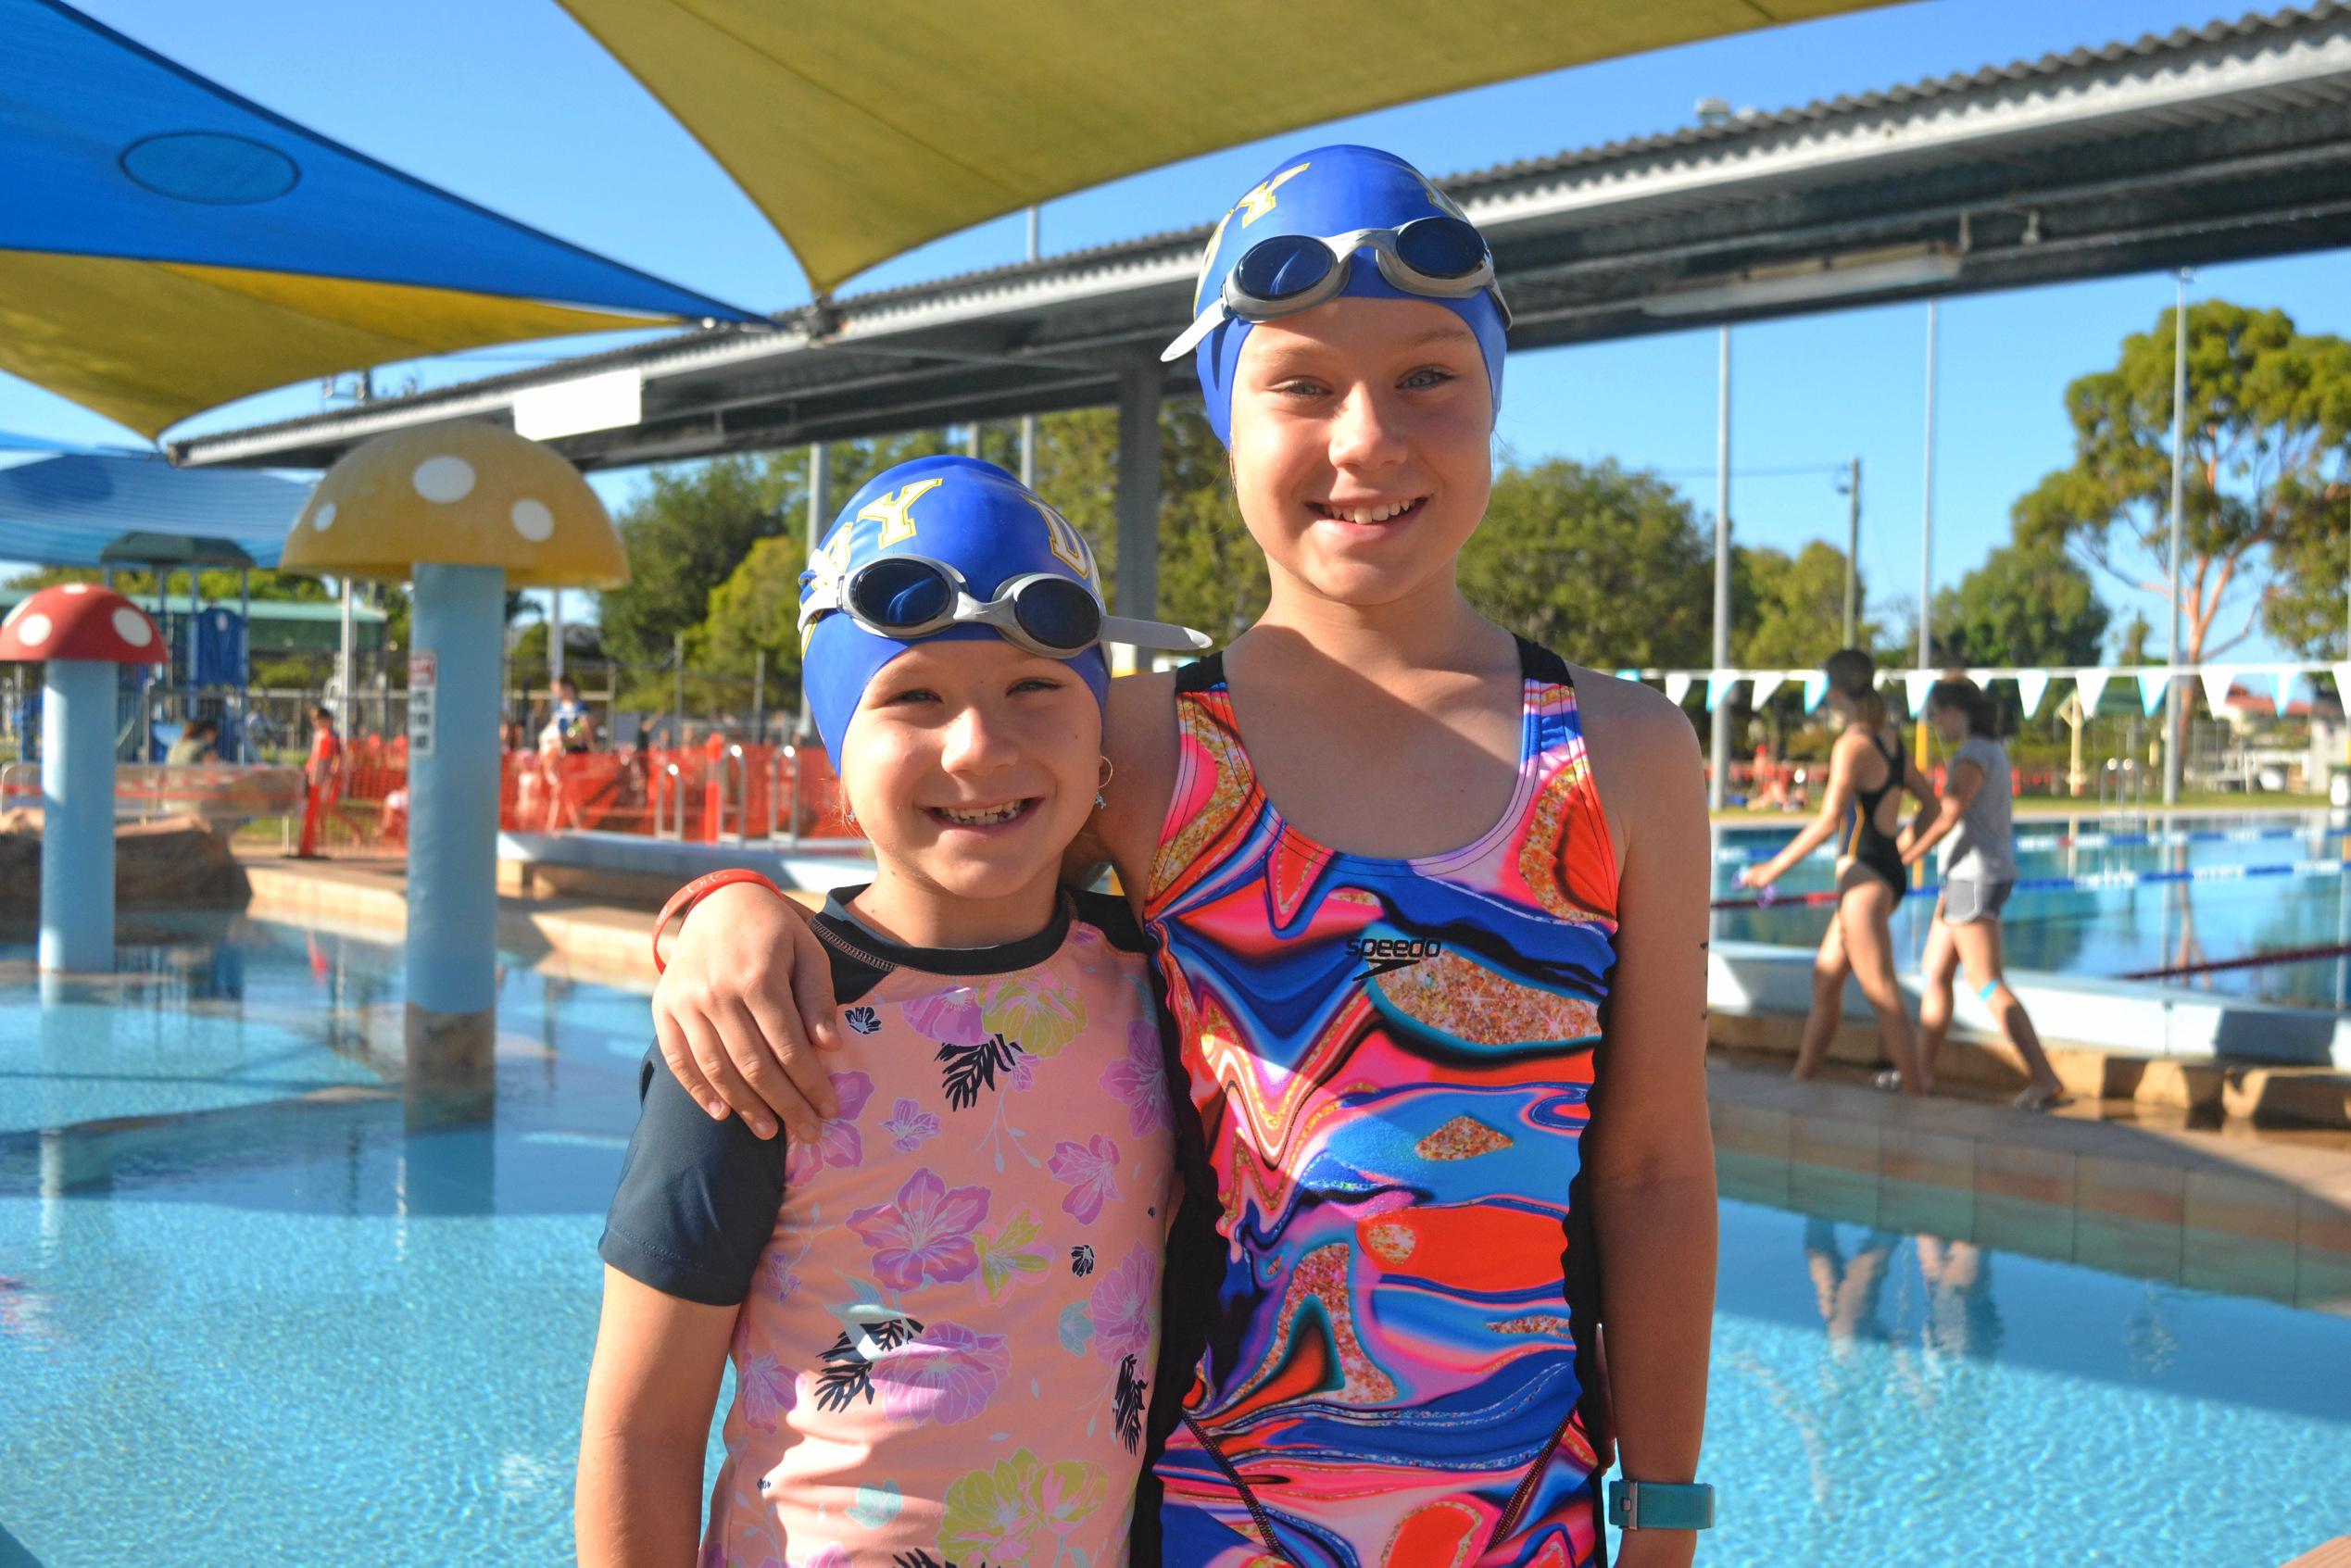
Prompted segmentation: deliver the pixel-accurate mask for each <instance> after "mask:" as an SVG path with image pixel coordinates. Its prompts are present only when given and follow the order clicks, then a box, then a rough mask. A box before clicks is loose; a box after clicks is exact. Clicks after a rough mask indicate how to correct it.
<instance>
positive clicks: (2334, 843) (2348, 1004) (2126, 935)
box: [1715, 812, 2351, 1010]
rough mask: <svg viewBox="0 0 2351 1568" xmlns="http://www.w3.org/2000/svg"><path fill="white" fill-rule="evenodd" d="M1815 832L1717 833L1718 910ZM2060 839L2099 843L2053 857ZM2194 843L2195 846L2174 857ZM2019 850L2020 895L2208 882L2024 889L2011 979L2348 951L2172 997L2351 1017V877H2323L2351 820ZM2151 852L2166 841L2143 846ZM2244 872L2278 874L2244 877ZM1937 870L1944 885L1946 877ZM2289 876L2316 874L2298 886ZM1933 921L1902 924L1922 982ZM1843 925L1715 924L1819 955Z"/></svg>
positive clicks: (1741, 917)
mask: <svg viewBox="0 0 2351 1568" xmlns="http://www.w3.org/2000/svg"><path fill="white" fill-rule="evenodd" d="M1801 822H1802V820H1801V819H1795V818H1792V819H1791V820H1790V822H1789V823H1788V824H1787V825H1784V826H1780V825H1773V826H1767V827H1759V828H1758V827H1744V826H1741V827H1729V828H1721V829H1718V830H1717V831H1716V855H1715V862H1716V863H1715V897H1716V898H1732V899H1741V898H1747V897H1753V895H1750V894H1746V893H1744V892H1743V891H1742V890H1741V888H1740V887H1739V885H1738V875H1739V872H1740V869H1741V867H1742V866H1745V865H1747V864H1749V863H1751V862H1752V861H1754V860H1759V859H1766V858H1768V857H1769V856H1770V855H1771V854H1772V853H1773V852H1774V851H1776V850H1777V849H1778V848H1779V847H1780V846H1781V845H1783V844H1785V843H1787V842H1788V841H1789V840H1790V839H1791V838H1792V837H1793V836H1794V835H1795V830H1796V828H1797V827H1798V826H1800V825H1801ZM2061 834H2062V835H2070V836H2072V837H2074V838H2075V839H2077V840H2081V841H2087V842H2083V843H2079V844H2077V845H2076V846H2061V845H2056V844H2052V843H2050V842H2049V841H2050V840H2052V839H2054V838H2056V837H2058V836H2059V835H2061ZM2182 835H2185V836H2186V837H2187V838H2188V839H2189V840H2190V841H2189V842H2161V841H2162V840H2166V839H2177V838H2179V837H2181V836H2182ZM2017 836H2018V856H2017V872H2018V881H2019V883H2020V884H2024V883H2029V882H2032V881H2039V880H2043V879H2054V878H2069V879H2075V880H2078V881H2087V880H2093V879H2096V878H2099V877H2116V876H2118V875H2123V876H2127V875H2129V874H2131V873H2149V872H2156V873H2176V872H2197V873H2201V874H2203V875H2205V876H2206V877H2207V878H2209V880H2201V881H2186V882H2162V883H2148V884H2140V885H2136V886H2095V885H2091V886H2077V887H2069V888H2061V889H2036V888H2032V887H2030V886H2025V885H2019V887H2018V890H2017V892H2016V894H2015V896H2014V897H2011V898H2010V899H2009V901H2008V906H2007V908H2006V909H2005V910H2004V911H2003V913H2002V932H2003V935H2004V938H2005V944H2006V953H2007V963H2008V967H2009V968H2010V969H2012V970H2038V971H2044V972H2056V973H2065V974H2081V975H2096V976H2101V977H2109V978H2111V977H2116V976H2120V975H2126V974H2135V973H2141V972H2145V971H2149V970H2158V969H2170V968H2176V967H2179V966H2183V965H2195V964H2205V963H2212V962H2216V961H2222V960H2234V959H2239V958H2244V957H2248V956H2251V955H2254V954H2257V953H2268V952H2277V951H2282V950H2292V951H2300V950H2305V949H2309V948H2314V947H2319V948H2341V949H2343V951H2342V952H2340V953H2329V954H2328V955H2327V956H2325V957H2322V958H2312V959H2306V960H2300V961H2294V962H2283V963H2273V964H2264V965H2261V966H2258V967H2252V968H2241V969H2225V970H2220V971H2218V972H2204V973H2194V974H2183V975H2179V976H2176V977H2172V978H2169V979H2167V980H2166V981H2165V982H2164V984H2167V985H2179V986H2185V987H2189V988H2192V989H2194V990H2198V991H2205V992H2208V993H2213V994H2218V995H2221V996H2230V997H2248V998H2252V999H2256V1000H2260V1001H2269V1002H2277V1003H2282V1004H2284V1005H2287V1006H2293V1007H2310V1008H2332V1009H2335V1010H2346V1009H2351V875H2345V874H2325V872H2323V871H2322V870H2321V869H2320V867H2318V866H2317V865H2315V864H2314V863H2315V862H2331V863H2332V865H2338V866H2340V865H2345V864H2346V855H2347V854H2351V848H2347V847H2346V841H2345V819H2344V816H2343V814H2342V813H2340V812H2336V813H2333V814H2332V815H2331V816H2330V815H2328V814H2325V813H2309V812H2298V813H2293V814H2282V813H2273V814H2269V815H2267V816H2256V815H2248V816H2243V817H2219V818H2216V817H2201V816H2197V817H2183V818H2180V819H2176V820H2175V821H2174V822H2171V823H2169V824H2167V823H2166V822H2163V821H2160V820H2158V821H2156V822H2148V821H2145V820H2143V819H2138V818H2127V819H2100V818H2097V817H2094V816H2084V817H2079V818H2056V819H2049V818H2019V819H2018V823H2017ZM2148 838H2154V839H2156V840H2158V841H2159V842H2156V843H2146V842H2144V840H2146V839H2148ZM2101 840H2104V842H2100V841H2101ZM2117 840H2122V841H2125V842H2116V841H2117ZM2131 840H2139V841H2141V842H2128V841H2131ZM2232 868H2242V869H2244V870H2247V871H2261V872H2265V873H2267V874H2260V875H2254V876H2232V875H2231V874H2230V872H2231V869H2232ZM1928 870H1929V872H1930V875H1929V878H1928V880H1929V881H1930V882H1931V881H1933V880H1934V878H1933V876H1932V875H1931V872H1932V870H1933V868H1932V866H1931V865H1930V866H1929V868H1928ZM2286 872H2301V873H2303V874H2284V873H2286ZM1833 882H1834V876H1833V862H1832V861H1831V860H1830V859H1828V858H1825V857H1815V858H1813V859H1808V860H1806V861H1805V862H1804V864H1803V865H1801V866H1799V867H1797V868H1796V869H1795V870H1793V871H1792V872H1789V873H1788V874H1787V875H1785V876H1783V877H1781V878H1780V879H1779V884H1777V886H1776V887H1775V889H1774V891H1775V893H1777V894H1779V895H1781V896H1783V897H1784V896H1788V895H1800V894H1804V893H1813V892H1819V891H1822V890H1825V889H1827V888H1829V887H1830V886H1831V885H1833ZM1933 914H1934V899H1933V898H1932V897H1931V896H1928V897H1910V898H1906V899H1905V900H1904V901H1903V904H1902V907H1901V908H1900V909H1898V910H1897V911H1896V913H1895V917H1894V946H1895V949H1896V952H1897V954H1898V960H1897V961H1898V964H1899V966H1900V967H1902V968H1904V969H1905V970H1912V969H1916V968H1917V960H1918V955H1919V952H1920V951H1921V949H1922V948H1923V947H1925V945H1926V938H1927V926H1928V923H1929V922H1930V920H1931V918H1932V916H1933ZM1829 915H1830V910H1829V908H1828V907H1827V906H1826V905H1819V906H1798V905H1792V904H1789V903H1785V902H1782V903H1779V904H1778V905H1776V906H1774V907H1768V908H1758V909H1727V910H1724V911H1722V912H1721V913H1720V914H1719V915H1717V917H1716V919H1717V922H1718V923H1717V924H1716V935H1719V936H1723V937H1727V938H1730V939H1734V940H1741V941H1754V942H1770V943H1775V944H1779V945H1780V946H1785V947H1816V946H1817V945H1818V943H1819V941H1820V937H1821V934H1822V933H1823V932H1825V931H1826V930H1827V929H1828V927H1829Z"/></svg>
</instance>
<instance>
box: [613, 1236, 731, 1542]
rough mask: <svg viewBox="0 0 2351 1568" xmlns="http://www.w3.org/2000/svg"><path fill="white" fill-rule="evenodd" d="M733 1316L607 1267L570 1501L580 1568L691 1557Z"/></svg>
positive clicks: (697, 1530)
mask: <svg viewBox="0 0 2351 1568" xmlns="http://www.w3.org/2000/svg"><path fill="white" fill-rule="evenodd" d="M734 1332H735V1309H734V1308H732V1307H711V1306H705V1305H703V1304H702V1303H700V1302H698V1301H687V1300H685V1299H682V1298H678V1297H675V1296H670V1295H666V1294H664V1293H663V1292H661V1291H659V1290H656V1289H654V1288H653V1287H652V1286H649V1285H644V1284H641V1283H639V1282H638V1281H636V1280H635V1279H632V1278H630V1277H629V1276H628V1275H627V1274H625V1273H622V1272H621V1271H620V1270H618V1269H616V1268H613V1267H611V1266H610V1264H607V1265H606V1267H605V1270H604V1312H603V1316H602V1318H601V1319H600V1320H599V1321H598V1323H597V1330H596V1360H595V1362H594V1364H593V1365H592V1366H591V1367H590V1368H589V1371H588V1393H587V1410H586V1411H585V1414H584V1415H583V1416H582V1418H581V1422H580V1474H579V1489H578V1493H577V1495H576V1497H575V1498H574V1499H573V1502H572V1525H573V1529H574V1530H575V1532H576V1533H577V1536H578V1546H579V1561H580V1562H581V1563H582V1564H583V1565H584V1568H639V1565H642V1568H656V1565H659V1568H685V1565H686V1564H689V1563H691V1562H694V1560H695V1550H696V1545H697V1537H698V1533H699V1528H700V1524H701V1519H702V1456H703V1453H704V1451H705V1449H707V1448H708V1446H709V1443H710V1412H711V1411H712V1409H713V1408H714V1407H715V1406H716V1404H717V1403H718V1392H719V1380H720V1377H721V1375H722V1374H723V1373H724V1371H725V1367H726V1347H727V1341H728V1339H729V1338H730V1337H732V1336H733V1335H734Z"/></svg>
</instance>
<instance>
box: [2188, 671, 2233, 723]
mask: <svg viewBox="0 0 2351 1568" xmlns="http://www.w3.org/2000/svg"><path fill="white" fill-rule="evenodd" d="M2196 674H2197V676H2198V678H2199V679H2201V680H2202V681H2203V682H2204V705H2205V706H2206V708H2209V709H2212V711H2213V713H2214V714H2215V715H2216V716H2217V715H2219V713H2221V712H2222V711H2224V710H2225V709H2227V708H2228V706H2229V688H2230V687H2232V686H2233V685H2235V684H2237V667H2236V666H2235V665H2233V664H2208V665H2206V666H2205V667H2204V668H2203V669H2202V670H2199V671H2196Z"/></svg>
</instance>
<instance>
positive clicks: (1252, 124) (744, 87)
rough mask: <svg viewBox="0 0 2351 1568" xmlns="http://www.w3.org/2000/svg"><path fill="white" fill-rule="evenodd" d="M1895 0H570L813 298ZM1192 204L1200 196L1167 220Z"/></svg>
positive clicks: (568, 4)
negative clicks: (1082, 204)
mask: <svg viewBox="0 0 2351 1568" xmlns="http://www.w3.org/2000/svg"><path fill="white" fill-rule="evenodd" d="M1885 3H1886V0H1450V3H1449V4H1445V5H1427V4H1409V5H1407V4H1397V3H1394V0H1355V3H1353V4H1350V5H1346V6H1330V5H1308V6H1278V5H1269V4H1266V3H1265V0H1189V3H1188V4H1184V5H1138V4H1131V3H1118V4H1109V5H1105V4H1103V3H1102V0H993V3H991V4H988V5H984V6H953V7H949V6H940V5H938V4H937V0H563V5H564V6H565V7H566V8H567V9H569V10H570V11H571V13H572V15H573V16H574V17H576V18H577V19H579V20H580V22H581V24H582V25H583V26H585V27H586V28H587V29H588V31H591V32H593V33H594V34H595V35H596V36H597V38H598V39H600V40H601V41H602V42H603V44H605V46H606V47H607V48H609V49H610V50H611V51H612V53H613V54H614V55H616V56H619V57H620V59H621V61H622V63H623V64H624V65H626V66H627V67H628V68H629V69H631V70H633V71H634V72H635V73H636V76H637V78H638V79H639V80H640V81H642V82H644V83H645V84H646V85H647V87H648V88H650V89H651V90H652V92H653V93H654V94H656V95H657V96H659V97H660V99H661V101H662V102H663V103H665V104H667V105H668V106H669V107H670V109H671V111H672V112H673V113H674V114H675V115H676V116H677V117H678V119H681V120H683V121H684V122H685V126H686V127H687V129H689V130H690V131H692V132H694V133H695V135H697V136H698V137H699V138H700V139H701V141H702V144H703V145H704V146H706V147H708V148H709V149H710V153H711V155H712V156H713V157H716V158H717V159H718V161H719V162H720V163H721V164H723V166H725V168H726V169H727V171H728V172H729V173H731V174H733V175H734V176H735V180H736V181H737V182H739V183H740V184H741V185H742V187H743V188H744V190H745V191H746V192H748V194H749V195H750V197H751V199H752V201H754V202H755V203H757V204H758V205H759V207H760V209H761V211H763V212H764V213H766V214H767V217H768V220H770V221H771V222H773V224H774V225H775V227H776V229H777V230H778V231H779V232H782V234H783V235H784V237H785V239H786V241H788V242H789V243H790V245H791V246H792V249H793V250H794V252H795V253H797V254H798V257H799V259H800V265H801V266H802V267H803V268H805V269H806V270H807V271H808V274H809V281H810V282H811V286H812V287H814V288H815V290H816V291H817V292H818V293H819V294H823V293H829V292H830V291H831V290H832V289H833V288H834V287H835V286H836V285H837V284H838V283H840V282H842V281H843V280H844V279H847V278H849V276H851V275H852V274H854V273H857V272H859V271H861V270H864V269H865V268H868V267H871V266H873V265H874V264H875V263H876V262H880V261H884V260H886V259H888V258H889V257H893V256H896V255H898V254H899V253H900V252H903V251H906V250H909V249H911V248H912V247H913V246H915V245H920V244H922V243H923V242H924V241H925V240H931V239H936V238H937V237H938V236H939V235H941V234H947V233H952V232H955V231H956V230H958V229H962V228H965V227H968V226H969V225H971V224H974V223H976V222H979V221H980V220H983V219H987V218H993V217H996V216H997V215H999V214H1000V213H1005V212H1011V211H1013V210H1016V209H1017V208H1020V207H1027V206H1030V205H1032V204H1034V203H1037V202H1041V201H1045V200H1047V199H1049V198H1051V197H1054V196H1059V195H1063V194H1068V193H1069V192H1072V191H1078V190H1083V189H1085V188H1087V186H1091V185H1098V184H1100V183H1102V182H1105V181H1109V180H1115V179H1117V178H1119V177H1121V176H1123V175H1127V174H1133V173H1136V172H1138V171H1139V170H1142V169H1153V168H1157V167H1158V166H1160V165H1162V164H1165V163H1172V162H1174V161H1176V159H1179V158H1185V157H1194V156H1196V155H1198V154H1201V153H1205V152H1211V151H1213V150H1214V149H1216V148H1219V147H1227V146H1233V145H1237V144H1240V143H1244V142H1250V141H1254V140H1256V139H1258V138H1260V137H1264V136H1272V135H1277V134H1279V133H1281V132H1285V131H1290V130H1294V129H1296V128H1298V127H1300V126H1306V125H1317V124H1321V123H1322V122H1324V121H1326V120H1330V119H1339V118H1340V117H1342V116H1345V115H1352V114H1360V113H1363V112H1364V111H1366V110H1370V109H1377V108H1385V107H1389V106H1390V105H1394V104H1399V103H1405V102H1410V101H1414V100H1417V99H1422V98H1428V97H1433V96H1435V95H1437V94H1442V93H1449V92H1452V91H1455V90H1457V89H1460V88H1465V87H1475V86H1479V85H1481V84H1484V83H1486V82H1501V81H1506V80H1509V79H1512V78H1516V77H1522V76H1531V75H1534V74H1536V73H1538V72H1540V71H1547V70H1555V69H1560V68H1562V67H1565V66H1573V65H1581V64H1584V63H1586V62H1589V61H1592V60H1602V59H1607V58H1610V57H1612V56H1619V55H1630V54H1637V53H1640V52H1641V51H1642V50H1647V49H1657V48H1663V47H1666V46H1667V45H1670V44H1687V43H1691V42H1693V41H1695V40H1697V39H1702V38H1710V37H1714V36H1716V35H1718V34H1722V33H1728V32H1739V31H1746V30H1749V29H1753V28H1760V27H1768V26H1771V25H1774V24H1776V23H1780V22H1792V21H1804V20H1809V19H1814V18H1818V17H1825V16H1831V15H1834V14H1836V13H1839V12H1843V11H1855V10H1861V9H1864V8H1867V7H1868V6H1876V5H1881V4H1885ZM1185 216H1190V217H1196V218H1199V219H1200V220H1202V221H1205V220H1207V219H1209V218H1211V217H1213V213H1208V212H1201V213H1197V214H1190V215H1181V214H1177V215H1171V220H1181V219H1182V218H1183V217H1185Z"/></svg>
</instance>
